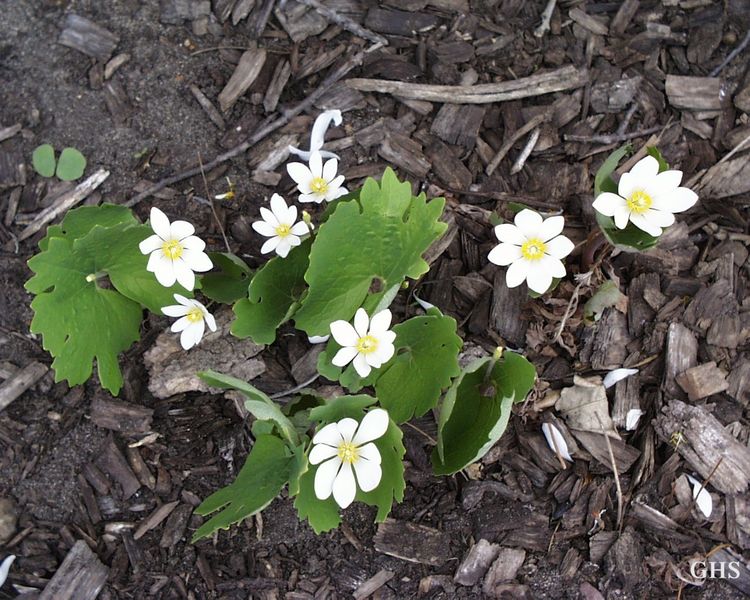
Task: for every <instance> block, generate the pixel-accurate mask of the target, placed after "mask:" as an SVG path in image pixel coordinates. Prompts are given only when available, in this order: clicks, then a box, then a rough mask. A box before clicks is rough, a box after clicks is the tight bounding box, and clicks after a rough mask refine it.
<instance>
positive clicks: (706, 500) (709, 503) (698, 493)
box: [687, 475, 714, 519]
mask: <svg viewBox="0 0 750 600" xmlns="http://www.w3.org/2000/svg"><path fill="white" fill-rule="evenodd" d="M687 478H688V480H689V481H690V483H691V484H692V486H693V500H695V504H696V505H697V506H698V508H699V509H700V511H701V512H702V513H703V516H705V517H706V518H707V519H708V518H710V517H711V513H712V512H713V511H714V501H713V499H712V498H711V494H709V493H708V490H707V489H706V488H705V487H704V488H703V489H701V482H700V481H698V480H697V479H696V478H695V477H692V476H691V475H688V476H687Z"/></svg>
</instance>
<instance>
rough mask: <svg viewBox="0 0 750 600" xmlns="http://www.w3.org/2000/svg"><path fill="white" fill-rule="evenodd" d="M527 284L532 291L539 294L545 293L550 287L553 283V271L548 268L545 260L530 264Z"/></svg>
mask: <svg viewBox="0 0 750 600" xmlns="http://www.w3.org/2000/svg"><path fill="white" fill-rule="evenodd" d="M553 260H554V259H553ZM526 284H527V285H528V286H529V289H530V290H531V291H533V292H536V293H537V294H544V293H545V292H546V291H547V290H548V289H549V287H550V286H551V285H552V273H550V272H549V270H548V269H547V265H546V264H545V261H543V260H540V261H539V262H537V263H536V264H533V265H529V271H528V273H527V274H526Z"/></svg>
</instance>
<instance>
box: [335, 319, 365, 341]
mask: <svg viewBox="0 0 750 600" xmlns="http://www.w3.org/2000/svg"><path fill="white" fill-rule="evenodd" d="M329 327H330V329H331V335H333V339H334V340H336V342H337V343H338V344H339V345H340V346H355V345H356V344H357V341H358V340H359V336H358V335H357V331H356V330H355V329H354V327H352V325H351V323H349V322H348V321H343V320H339V321H334V322H333V323H331V324H330V325H329Z"/></svg>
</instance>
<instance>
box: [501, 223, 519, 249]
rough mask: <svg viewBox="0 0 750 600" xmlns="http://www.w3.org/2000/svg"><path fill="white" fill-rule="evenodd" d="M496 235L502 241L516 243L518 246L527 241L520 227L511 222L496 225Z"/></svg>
mask: <svg viewBox="0 0 750 600" xmlns="http://www.w3.org/2000/svg"><path fill="white" fill-rule="evenodd" d="M495 236H496V237H497V239H498V240H500V241H501V242H507V243H508V244H516V245H517V246H521V245H523V243H524V242H525V241H526V236H525V235H524V234H523V233H522V232H521V230H520V229H519V228H518V227H516V226H515V225H512V224H511V223H502V224H501V225H497V226H495Z"/></svg>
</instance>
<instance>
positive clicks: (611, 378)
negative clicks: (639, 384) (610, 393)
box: [602, 369, 638, 389]
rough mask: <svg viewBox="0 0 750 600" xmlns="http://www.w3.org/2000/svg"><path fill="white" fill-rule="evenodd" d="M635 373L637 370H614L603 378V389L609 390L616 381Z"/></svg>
mask: <svg viewBox="0 0 750 600" xmlns="http://www.w3.org/2000/svg"><path fill="white" fill-rule="evenodd" d="M637 372H638V369H615V370H614V371H610V372H609V373H607V374H606V375H605V376H604V381H603V382H602V383H603V384H604V387H605V389H606V388H611V387H612V386H613V385H615V384H616V383H617V382H618V381H622V380H623V379H625V378H626V377H630V376H631V375H635V374H636V373H637Z"/></svg>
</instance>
